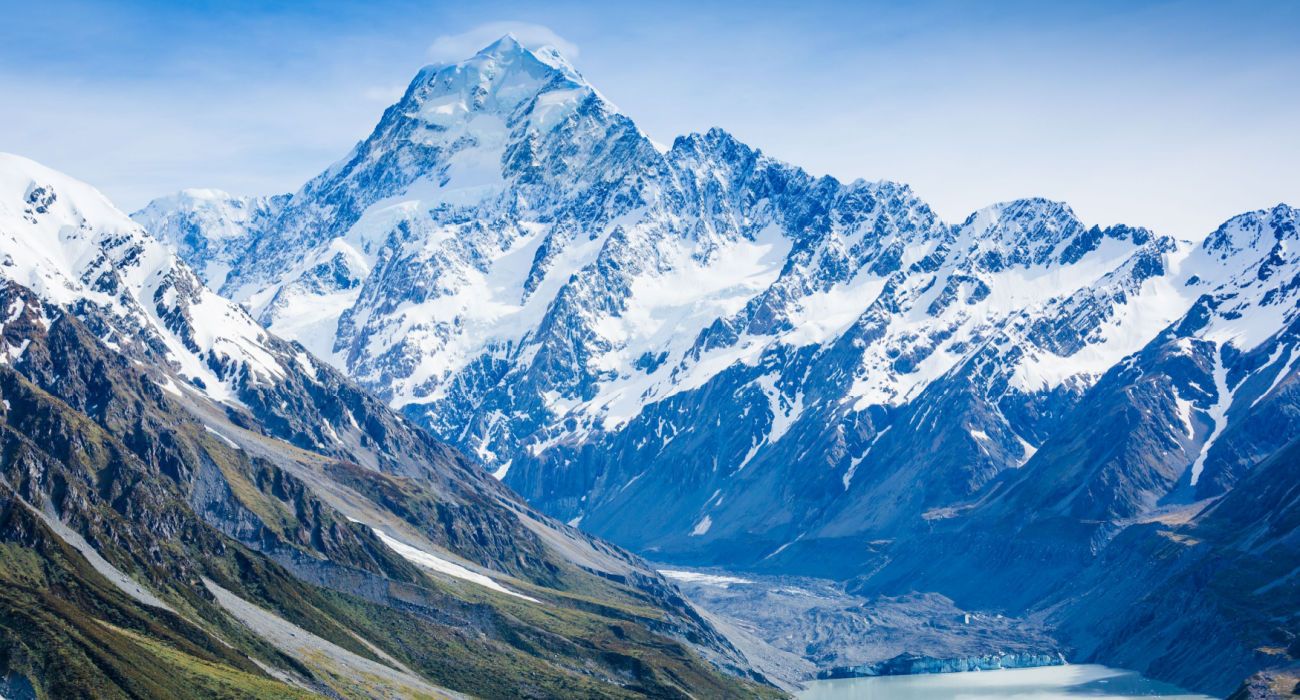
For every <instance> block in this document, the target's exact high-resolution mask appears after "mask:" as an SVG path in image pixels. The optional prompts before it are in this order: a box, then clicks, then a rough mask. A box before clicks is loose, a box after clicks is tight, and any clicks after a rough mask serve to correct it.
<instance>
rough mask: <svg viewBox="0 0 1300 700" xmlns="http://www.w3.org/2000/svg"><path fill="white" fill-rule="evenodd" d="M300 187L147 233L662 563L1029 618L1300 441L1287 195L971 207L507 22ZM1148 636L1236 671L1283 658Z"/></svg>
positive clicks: (515, 478) (548, 507)
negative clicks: (632, 86)
mask: <svg viewBox="0 0 1300 700" xmlns="http://www.w3.org/2000/svg"><path fill="white" fill-rule="evenodd" d="M275 202H276V203H275V204H274V205H273V206H272V205H269V204H268V205H267V207H268V208H267V211H268V212H269V213H268V215H267V216H266V217H264V218H258V219H257V221H256V222H255V223H250V224H241V225H240V226H239V227H237V228H238V229H239V232H238V233H237V234H236V235H231V234H230V232H229V231H228V230H227V229H224V228H220V227H218V228H216V229H213V231H212V233H211V234H210V235H209V234H207V233H205V231H206V230H207V228H206V226H207V224H204V223H202V222H203V221H212V220H225V221H233V220H234V218H235V217H232V216H224V217H223V216H205V217H197V218H193V219H188V220H193V221H199V222H200V223H199V224H198V228H197V229H185V230H188V231H190V233H186V234H178V233H177V231H178V230H181V227H176V226H172V225H162V226H158V225H155V224H150V225H151V226H154V227H155V228H157V229H158V231H157V233H158V235H159V236H160V237H162V238H163V239H164V240H168V241H171V242H173V244H175V245H176V248H177V250H178V251H179V253H180V254H181V255H182V256H184V257H185V258H186V259H187V260H188V261H189V262H190V263H191V265H193V266H194V267H195V268H196V269H203V270H207V269H208V268H209V266H210V265H215V267H213V269H214V270H215V271H217V272H220V273H221V275H215V274H214V276H211V277H209V278H208V281H209V283H211V284H219V285H220V291H221V292H222V293H223V294H224V295H226V296H229V297H230V298H232V299H234V300H236V301H238V302H239V303H241V304H243V305H244V306H245V307H246V308H248V309H249V311H250V313H251V314H252V315H253V316H254V317H255V318H257V319H258V320H259V321H261V322H262V323H264V324H266V326H267V327H269V328H270V329H272V330H273V331H275V332H277V333H280V334H283V335H285V336H286V337H289V338H293V339H295V340H297V341H299V342H301V343H302V344H303V345H305V346H306V347H307V348H309V349H310V350H312V351H313V352H315V353H316V354H317V355H318V356H320V357H322V358H324V359H325V360H326V361H328V362H329V363H331V364H333V365H334V366H335V367H337V368H338V369H340V370H342V371H343V372H344V373H346V374H347V375H349V376H351V377H352V378H353V379H355V380H356V381H357V382H359V383H360V384H361V385H363V386H364V387H366V388H368V389H370V390H371V391H374V392H375V393H376V394H378V395H379V396H381V397H382V398H383V399H385V400H386V401H388V402H389V403H390V405H392V406H393V407H394V408H397V409H400V410H401V411H402V413H404V414H405V415H406V416H408V417H409V418H410V419H412V420H414V421H416V422H418V423H419V424H421V425H423V426H424V427H426V428H428V429H429V430H430V431H432V432H433V433H434V434H435V435H437V436H438V437H439V438H441V439H443V440H446V441H448V442H449V443H452V444H454V445H456V446H458V447H460V448H461V449H463V450H464V451H465V452H467V453H468V454H471V455H473V456H474V457H476V458H477V460H478V461H479V462H481V464H482V466H483V468H484V469H486V470H487V471H489V472H491V473H492V474H493V475H495V476H496V477H497V478H499V479H502V480H503V481H504V482H505V483H506V484H507V485H509V486H511V487H512V488H514V489H515V490H516V491H518V492H519V493H520V494H522V495H523V496H524V497H525V498H527V499H528V501H529V502H530V503H532V504H533V505H535V506H536V507H538V508H540V509H541V510H543V511H545V512H547V513H548V514H550V515H552V516H554V517H556V518H558V519H561V520H564V521H567V522H569V523H570V524H573V525H578V526H580V527H582V528H583V529H585V530H587V531H589V532H593V533H596V534H599V535H602V536H606V537H609V538H611V539H612V540H614V541H616V542H618V543H620V544H622V545H624V546H628V547H630V548H632V549H634V550H636V551H638V552H641V553H643V554H647V555H651V556H653V557H655V558H657V559H661V560H666V561H673V562H677V563H685V564H691V563H695V564H708V565H714V566H727V567H733V568H743V569H752V570H763V571H768V572H774V573H792V574H801V575H818V576H828V577H833V578H837V579H840V580H853V581H854V582H855V583H854V585H855V586H857V587H858V589H859V590H860V591H862V592H873V591H874V592H898V591H901V590H923V591H936V592H941V593H943V594H944V595H948V596H950V597H951V598H953V599H954V600H955V601H957V603H959V604H962V605H972V604H979V605H983V606H989V607H993V608H1002V609H1006V610H1008V611H1015V612H1025V611H1029V610H1034V609H1039V608H1041V607H1042V606H1050V605H1054V604H1056V603H1059V602H1061V599H1060V598H1059V597H1056V596H1058V595H1059V591H1060V590H1061V589H1062V586H1064V585H1065V583H1067V582H1069V581H1072V580H1074V579H1075V577H1077V576H1080V575H1083V573H1084V572H1085V571H1091V570H1092V569H1093V567H1095V566H1097V565H1098V564H1097V562H1098V561H1104V560H1105V558H1104V557H1103V556H1101V555H1102V554H1103V553H1104V552H1106V551H1108V547H1109V545H1110V544H1111V543H1114V542H1119V541H1122V540H1125V538H1124V537H1123V536H1121V535H1122V533H1125V532H1127V530H1128V529H1130V528H1133V527H1141V526H1143V524H1144V523H1148V522H1150V521H1151V520H1152V519H1153V518H1162V517H1166V516H1167V514H1169V513H1180V514H1182V515H1181V516H1179V517H1184V518H1190V517H1192V516H1193V514H1195V513H1196V512H1198V511H1200V510H1201V509H1203V508H1204V507H1206V506H1207V505H1209V504H1210V503H1211V502H1212V501H1211V499H1218V498H1222V497H1224V495H1225V494H1226V493H1229V492H1230V490H1231V489H1233V487H1234V486H1235V485H1236V484H1238V483H1239V482H1241V481H1242V480H1243V479H1244V478H1246V476H1247V475H1248V474H1250V473H1251V471H1252V470H1253V469H1254V468H1255V467H1256V465H1258V464H1260V463H1262V462H1263V461H1264V460H1266V459H1268V458H1270V457H1271V456H1272V455H1275V454H1278V450H1280V449H1282V448H1283V447H1284V446H1285V445H1287V444H1288V443H1289V442H1290V441H1291V440H1293V439H1295V438H1296V437H1300V431H1298V430H1297V425H1296V422H1295V420H1296V419H1295V416H1296V413H1295V410H1294V403H1293V401H1292V399H1291V398H1290V394H1289V392H1290V387H1291V386H1292V385H1293V382H1294V381H1295V380H1294V377H1295V364H1294V363H1293V362H1292V353H1293V344H1294V334H1293V333H1294V332H1293V330H1291V329H1292V328H1293V324H1294V323H1295V320H1296V315H1297V308H1296V296H1295V294H1296V285H1297V283H1296V281H1295V280H1296V279H1297V261H1296V259H1295V251H1296V250H1297V240H1296V239H1297V233H1296V227H1295V218H1296V214H1295V210H1293V209H1291V208H1289V207H1286V206H1281V205H1280V206H1278V207H1276V208H1274V209H1271V210H1261V211H1258V212H1251V213H1247V214H1244V215H1242V216H1240V217H1237V218H1235V219H1233V220H1232V221H1230V222H1228V223H1226V224H1225V225H1224V226H1223V227H1221V228H1220V229H1219V230H1218V231H1216V232H1215V233H1213V234H1211V235H1210V236H1209V237H1207V238H1205V239H1204V240H1203V241H1185V240H1179V239H1175V238H1171V237H1168V236H1164V235H1159V234H1157V233H1154V232H1151V231H1148V230H1146V229H1142V228H1133V227H1129V226H1124V225H1115V226H1110V227H1106V228H1101V227H1098V226H1089V225H1086V224H1084V223H1083V222H1081V221H1080V220H1079V219H1078V218H1077V217H1076V216H1075V215H1074V213H1073V212H1072V211H1071V209H1070V208H1069V207H1068V206H1067V205H1065V204H1063V203H1059V202H1052V201H1047V200H1042V199H1025V200H1018V201H1014V202H1008V203H1003V204H998V205H994V206H991V207H987V208H985V209H982V210H980V211H978V212H976V213H974V214H972V215H971V216H970V217H969V218H968V219H966V220H965V221H964V222H962V223H960V224H956V225H952V224H948V223H945V222H943V221H941V220H939V218H938V217H937V216H936V215H935V214H934V213H933V212H932V211H931V210H930V208H929V207H928V206H927V205H926V204H925V202H923V201H922V200H921V199H919V198H918V197H917V196H916V195H915V194H914V193H913V192H912V191H911V190H910V189H909V188H908V187H906V186H904V185H899V184H895V183H890V182H877V183H868V182H862V181H857V182H853V183H848V184H845V183H841V182H839V181H837V180H835V179H833V178H829V177H821V178H817V177H813V176H811V175H809V174H808V173H806V172H804V171H803V170H800V169H799V168H797V167H793V166H790V165H787V164H785V163H781V162H779V161H776V160H773V159H771V158H768V157H767V156H764V155H763V154H762V153H761V152H760V151H757V150H755V149H753V148H750V147H749V146H747V145H745V144H743V143H740V142H739V141H737V140H736V139H734V138H733V137H731V136H730V135H728V134H727V133H725V132H723V131H721V130H717V129H714V130H711V131H709V132H708V133H705V134H694V135H690V136H686V137H682V138H678V139H677V140H676V141H675V142H674V143H673V144H672V146H671V147H669V148H664V147H661V146H659V145H657V144H655V143H654V142H652V141H651V140H650V139H649V138H648V137H647V136H646V135H645V134H643V133H642V132H641V131H640V130H639V129H638V128H637V127H636V125H635V124H634V123H633V122H632V121H631V120H630V119H629V118H628V117H626V116H624V115H623V114H621V113H619V112H618V111H617V110H616V109H615V108H614V107H613V106H612V105H611V104H610V103H609V102H608V101H607V100H606V99H605V98H604V97H602V96H601V94H600V93H599V92H598V91H597V90H596V89H595V88H593V87H591V86H590V85H588V84H587V83H586V81H585V80H584V79H583V78H582V77H581V75H579V74H578V73H577V71H575V70H574V69H573V67H572V66H570V65H569V64H568V63H567V62H565V61H564V59H563V58H562V57H560V56H559V55H558V54H557V53H556V52H554V51H553V50H550V49H542V50H537V51H532V50H528V49H525V48H523V47H521V46H520V45H519V44H518V43H517V42H515V41H514V40H513V39H511V38H509V37H507V38H503V39H502V40H501V41H498V42H496V43H495V44H493V45H492V46H489V47H487V48H486V49H484V50H483V51H481V52H480V53H479V54H477V55H476V56H474V57H472V58H470V59H468V60H466V61H464V62H461V63H457V64H449V65H439V66H431V67H428V68H425V69H424V70H422V71H421V72H420V73H419V74H418V75H417V76H416V78H415V80H414V81H413V82H412V83H411V85H410V87H409V88H408V89H407V91H406V93H405V94H404V96H403V97H402V99H401V100H400V101H399V102H398V103H397V104H395V105H393V106H392V107H390V108H389V109H388V110H387V111H386V112H385V113H384V115H383V117H382V118H381V120H380V122H379V124H378V125H377V126H376V128H375V130H374V132H373V133H372V134H371V135H370V136H369V137H368V138H366V139H365V140H364V141H362V142H361V143H360V144H358V145H357V147H356V148H354V149H353V151H352V152H351V153H350V154H348V155H347V156H346V157H345V158H344V159H343V160H341V161H339V162H338V163H336V164H335V165H333V166H331V167H330V168H329V169H328V170H327V171H326V172H324V173H322V174H321V175H319V176H318V177H316V178H314V179H313V180H311V181H310V182H309V183H307V184H306V185H305V186H304V187H303V188H302V189H301V190H299V191H298V192H296V193H294V194H293V195H291V196H289V198H288V199H287V200H285V201H283V202H281V201H280V200H275ZM234 206H236V204H235V200H228V201H227V202H226V203H224V204H218V205H214V206H213V207H212V209H213V211H221V210H222V208H223V207H234ZM242 206H243V207H244V208H245V209H246V208H247V207H248V206H249V205H247V204H245V205H242ZM272 208H273V209H274V211H271V209H272ZM174 209H175V207H171V206H169V205H168V204H166V202H164V201H160V202H158V203H155V204H154V205H151V206H150V207H149V208H148V209H146V210H145V212H146V213H142V214H138V215H137V218H139V219H140V220H141V221H145V222H154V221H171V220H175V219H176V218H178V216H179V215H175V214H172V213H170V212H172V211H173V210H174ZM181 218H183V217H181ZM248 220H250V221H251V220H252V219H251V218H250V219H248ZM191 234H195V235H196V236H197V239H205V238H206V239H209V240H211V241H237V244H236V245H234V246H232V247H230V248H222V249H221V252H219V253H212V252H208V251H209V250H210V248H211V247H212V246H204V245H198V244H194V243H185V242H184V241H185V240H186V239H187V237H190V236H191ZM218 247H219V246H218ZM218 276H219V277H220V279H218V278H217V277H218ZM1265 515H1266V514H1265ZM1261 517H1265V516H1264V515H1262V516H1261ZM935 556H942V557H944V559H943V561H945V562H950V563H949V564H945V565H942V566H940V565H936V564H935V559H934V557H935ZM1252 556H1253V555H1252ZM949 558H950V559H949ZM1297 565H1300V562H1297ZM1096 575H1097V576H1101V574H1096ZM1011 584H1014V585H1011ZM1279 585H1280V584H1279ZM1270 590H1278V589H1270ZM1289 600H1294V597H1293V598H1290V599H1289ZM1075 611H1076V614H1079V615H1083V614H1084V612H1081V611H1079V610H1078V609H1075ZM1080 619H1082V618H1080ZM1293 622H1294V621H1290V622H1281V623H1278V624H1279V629H1283V630H1289V631H1287V632H1285V634H1284V635H1283V636H1286V634H1290V635H1294V634H1295V628H1294V624H1293ZM1062 624H1064V623H1062ZM1065 626H1066V627H1069V628H1070V629H1077V628H1078V627H1077V626H1075V627H1070V626H1069V625H1065ZM1066 641H1068V642H1070V643H1073V644H1075V645H1077V648H1078V649H1080V650H1082V653H1085V654H1096V655H1097V656H1096V657H1095V658H1103V659H1104V658H1105V654H1107V653H1109V652H1107V651H1105V649H1108V647H1104V646H1099V645H1097V644H1094V643H1093V641H1095V640H1092V641H1089V640H1084V639H1079V640H1069V639H1067V640H1066ZM1256 642H1259V639H1258V638H1257V637H1256V636H1248V637H1245V638H1243V639H1241V640H1239V643H1240V644H1241V645H1244V646H1243V648H1249V645H1250V644H1254V643H1256ZM1260 643H1262V642H1260ZM1183 644H1185V646H1184V647H1180V649H1179V653H1188V654H1190V653H1191V651H1190V650H1192V649H1195V648H1198V647H1197V645H1198V644H1199V641H1198V640H1195V639H1188V640H1186V641H1185V642H1183ZM1276 661H1277V660H1276V659H1273V658H1271V657H1270V658H1264V657H1261V658H1259V659H1256V662H1257V664H1256V666H1255V667H1262V666H1265V665H1268V664H1273V663H1275V662H1276ZM1131 662H1132V663H1131V664H1130V665H1136V666H1137V667H1139V668H1147V667H1150V668H1149V670H1152V671H1153V672H1155V673H1157V674H1161V673H1162V674H1164V675H1163V677H1165V678H1168V679H1170V680H1175V681H1180V682H1186V683H1195V684H1198V687H1205V688H1215V689H1219V688H1225V687H1227V686H1226V685H1225V684H1235V683H1236V682H1237V681H1239V680H1240V678H1241V677H1242V676H1243V675H1245V673H1248V672H1249V671H1251V670H1253V667H1252V663H1255V662H1245V661H1242V662H1240V663H1239V664H1238V665H1236V666H1233V667H1231V668H1226V667H1225V668H1222V669H1220V670H1219V671H1217V674H1218V675H1213V674H1210V675H1205V674H1196V673H1193V672H1192V670H1191V669H1190V667H1187V666H1178V665H1165V666H1160V665H1158V664H1156V663H1155V662H1154V661H1153V659H1152V658H1146V659H1140V658H1134V659H1131ZM1229 689H1230V688H1229ZM1225 692H1226V691H1225Z"/></svg>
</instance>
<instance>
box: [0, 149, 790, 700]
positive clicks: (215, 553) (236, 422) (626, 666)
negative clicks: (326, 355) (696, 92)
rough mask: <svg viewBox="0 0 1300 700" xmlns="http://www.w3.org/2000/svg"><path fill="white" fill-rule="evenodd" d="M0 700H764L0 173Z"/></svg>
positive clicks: (63, 186) (664, 593)
mask: <svg viewBox="0 0 1300 700" xmlns="http://www.w3.org/2000/svg"><path fill="white" fill-rule="evenodd" d="M0 335H2V336H3V337H2V338H0V399H2V403H0V678H2V679H3V680H0V696H3V697H6V698H11V699H12V698H28V697H33V696H35V697H39V698H72V697H95V698H115V697H157V698H179V697H230V698H235V697H274V698H288V697H307V696H319V695H325V696H331V697H386V698H387V697H460V696H476V697H501V698H516V697H634V696H655V697H686V696H687V695H694V696H696V697H699V696H710V697H768V696H775V695H778V694H779V693H778V691H777V690H776V689H775V688H774V687H772V686H771V685H769V684H767V683H766V682H765V681H764V680H763V678H762V676H761V675H759V674H758V673H757V672H755V671H753V670H752V669H750V668H749V664H748V662H747V661H746V659H745V658H744V656H743V655H742V654H741V653H740V652H738V651H737V650H736V649H735V648H733V647H732V646H731V644H730V643H729V642H728V641H726V640H725V639H724V638H723V637H721V636H720V635H719V634H718V633H717V632H716V631H715V629H714V628H713V627H712V626H711V625H710V624H709V623H707V622H706V621H705V620H704V619H703V618H701V617H700V615H699V614H698V613H697V612H696V611H695V610H694V609H693V608H692V607H691V606H690V605H689V604H688V603H687V602H686V601H685V600H684V599H683V598H681V597H680V595H679V594H678V593H677V592H676V590H675V589H674V588H672V587H671V586H670V585H668V584H667V582H666V581H664V579H662V578H661V577H659V575H658V574H656V573H655V572H654V571H652V570H650V569H648V568H647V567H646V566H645V564H644V563H643V562H641V561H640V560H639V559H638V558H636V557H634V556H632V555H630V554H628V553H627V552H625V551H623V550H621V549H618V548H617V547H614V546H612V545H609V544H607V543H605V542H603V541H601V540H599V539H596V538H594V537H591V536H588V535H585V534H582V533H580V532H578V531H577V530H574V529H572V528H569V527H567V526H565V525H562V524H559V523H557V522H556V521H554V520H551V519H550V518H548V517H546V516H544V515H541V514H539V513H538V512H536V511H534V510H532V509H531V508H530V507H528V506H527V505H525V504H524V503H523V502H522V501H521V500H520V499H519V498H518V497H517V496H515V495H514V494H513V493H512V492H510V491H509V490H508V489H506V488H505V487H503V486H501V485H500V484H499V483H498V482H497V481H496V480H495V479H492V478H491V477H490V476H489V475H488V474H486V473H485V472H484V471H483V470H482V469H481V468H479V467H478V466H477V465H475V464H473V463H472V462H470V461H469V460H467V459H466V458H465V457H463V456H462V455H461V454H460V453H458V452H457V451H456V450H454V449H452V448H450V447H448V446H446V445H445V444H443V443H440V442H437V441H436V440H434V439H433V438H431V437H430V436H429V434H428V433H427V432H425V431H423V430H420V429H418V428H416V427H414V426H413V425H411V424H410V423H409V422H408V421H407V420H406V419H404V418H402V417H400V416H398V415H397V414H395V413H393V412H392V411H391V410H390V409H389V408H388V407H387V406H386V405H385V404H384V403H382V402H381V401H378V400H377V399H375V398H372V397H371V396H370V395H369V394H367V393H365V392H364V391H362V390H361V389H359V388H357V387H356V386H355V385H354V384H352V383H351V382H350V381H349V380H347V379H345V378H344V377H343V376H342V375H341V374H340V373H339V372H338V371H337V370H335V369H333V368H331V367H330V366H329V365H328V364H327V363H324V362H320V361H319V360H317V359H315V358H313V357H312V356H311V355H310V354H309V353H308V352H306V351H305V350H304V349H303V348H302V346H301V345H298V344H296V343H291V342H287V341H283V340H280V339H279V338H276V337H275V336H273V335H271V334H270V333H268V332H267V331H265V330H264V329H263V328H261V327H260V326H259V325H258V324H257V323H256V322H255V321H254V320H253V319H252V318H251V317H249V316H248V315H247V314H246V313H245V312H244V311H243V310H242V309H241V308H240V307H239V306H237V305H235V304H233V303H230V302H228V301H226V300H224V299H222V298H221V297H219V296H217V295H216V294H214V293H213V292H212V291H210V290H208V289H207V288H206V287H204V286H203V284H202V282H201V281H200V279H199V278H198V277H197V276H196V275H195V274H194V273H193V272H191V270H190V268H189V267H188V266H187V265H186V264H185V263H183V262H181V261H179V260H178V259H177V258H176V257H175V256H174V255H173V254H172V253H171V252H170V251H169V250H167V248H166V247H165V246H163V245H162V244H161V243H159V242H157V241H155V240H154V239H152V238H150V237H149V236H148V235H147V234H146V233H145V232H144V231H143V230H142V229H141V228H140V227H139V226H138V225H137V224H135V223H134V222H132V221H131V220H130V219H129V218H127V217H126V216H125V215H123V214H122V213H120V212H118V211H116V210H115V209H113V207H112V206H111V205H110V204H109V203H108V202H107V200H105V199H104V198H103V196H102V195H100V194H99V193H98V192H96V191H94V190H93V189H91V188H90V187H88V186H86V185H84V184H82V183H80V182H77V181H75V180H72V179H71V178H68V177H66V176H64V175H61V174H59V173H56V172H54V171H51V170H49V169H47V168H44V167H41V166H39V165H37V164H35V163H32V162H30V161H27V160H24V159H22V158H17V157H13V156H0Z"/></svg>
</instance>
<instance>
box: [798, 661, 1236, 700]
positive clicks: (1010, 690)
mask: <svg viewBox="0 0 1300 700" xmlns="http://www.w3.org/2000/svg"><path fill="white" fill-rule="evenodd" d="M807 686H808V688H807V690H804V691H803V692H801V693H799V694H798V695H796V697H797V698H799V700H994V699H995V698H1015V700H1075V699H1077V698H1090V700H1133V699H1134V698H1152V697H1155V698H1167V699H1175V700H1213V698H1211V697H1210V696H1208V695H1198V694H1195V693H1188V692H1187V691H1184V690H1181V689H1179V688H1175V687H1174V686H1171V685H1168V684H1166V683H1159V682H1157V681H1153V680H1150V679H1148V678H1144V677H1142V676H1141V675H1140V674H1138V673H1137V672H1136V671H1125V670H1123V669H1118V668H1109V667H1107V666H1098V665H1095V664H1081V665H1068V666H1044V667H1041V668H1016V669H1006V670H1001V671H972V672H968V673H933V674H926V675H918V676H879V677H875V678H843V679H837V680H829V681H813V682H811V683H808V684H807Z"/></svg>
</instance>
